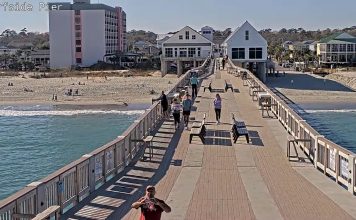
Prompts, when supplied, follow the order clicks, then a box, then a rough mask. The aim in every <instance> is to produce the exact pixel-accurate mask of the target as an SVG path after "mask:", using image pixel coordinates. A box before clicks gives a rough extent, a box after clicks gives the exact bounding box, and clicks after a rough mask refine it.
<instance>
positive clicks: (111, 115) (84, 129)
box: [0, 106, 145, 200]
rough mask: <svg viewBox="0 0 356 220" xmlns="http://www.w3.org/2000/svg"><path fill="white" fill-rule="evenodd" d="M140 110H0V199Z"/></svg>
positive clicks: (110, 135)
mask: <svg viewBox="0 0 356 220" xmlns="http://www.w3.org/2000/svg"><path fill="white" fill-rule="evenodd" d="M141 109H145V108H141ZM143 112H144V110H132V109H131V110H68V109H67V110H56V109H53V108H52V107H51V106H20V107H13V106H11V107H10V106H2V107H0V177H1V178H0V200H2V199H4V198H6V197H7V196H9V195H11V194H13V193H14V192H16V191H18V190H20V189H21V188H23V187H24V186H26V185H27V184H29V183H31V182H33V181H36V180H39V179H41V178H43V177H46V176H47V175H49V174H50V173H52V172H54V171H56V170H58V169H59V168H61V167H63V166H64V165H66V164H68V163H70V162H72V161H74V160H76V159H79V158H80V157H81V156H82V155H84V154H86V153H89V152H91V151H93V150H94V149H96V148H98V147H100V146H102V145H103V144H106V143H107V142H109V141H111V140H113V139H115V138H116V137H117V136H119V135H120V134H122V133H123V132H124V131H125V130H126V129H127V128H128V127H129V126H130V124H132V123H133V121H134V120H135V119H137V118H138V117H139V116H140V115H141V114H142V113H143Z"/></svg>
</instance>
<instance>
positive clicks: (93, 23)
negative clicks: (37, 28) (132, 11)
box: [49, 0, 127, 68]
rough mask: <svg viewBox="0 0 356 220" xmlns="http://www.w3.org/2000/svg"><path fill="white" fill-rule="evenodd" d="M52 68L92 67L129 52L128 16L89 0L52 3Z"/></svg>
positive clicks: (50, 24) (116, 8) (50, 17)
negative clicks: (111, 56) (127, 39)
mask: <svg viewBox="0 0 356 220" xmlns="http://www.w3.org/2000/svg"><path fill="white" fill-rule="evenodd" d="M49 36H50V66H51V68H70V67H72V66H83V67H86V66H91V65H93V64H95V63H97V62H98V61H99V60H105V59H106V58H107V57H109V56H110V55H114V54H116V53H120V52H125V51H126V47H127V46H126V14H125V12H124V11H123V10H122V8H120V7H115V8H114V7H110V6H107V5H104V4H91V3H90V0H74V2H73V4H71V3H67V2H61V3H49Z"/></svg>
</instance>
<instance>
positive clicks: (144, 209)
mask: <svg viewBox="0 0 356 220" xmlns="http://www.w3.org/2000/svg"><path fill="white" fill-rule="evenodd" d="M156 200H158V201H160V202H162V203H163V201H162V200H159V199H156ZM148 206H149V205H148V204H147V205H146V204H145V205H142V206H141V216H140V220H160V219H161V215H162V212H163V209H162V208H161V207H160V206H159V205H154V209H153V210H151V209H149V207H148Z"/></svg>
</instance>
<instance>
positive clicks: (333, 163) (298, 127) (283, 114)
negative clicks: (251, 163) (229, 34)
mask: <svg viewBox="0 0 356 220" xmlns="http://www.w3.org/2000/svg"><path fill="white" fill-rule="evenodd" d="M229 64H230V66H231V67H232V68H234V69H236V71H241V70H243V71H246V72H247V75H248V76H247V78H248V80H250V82H251V84H253V85H258V86H259V89H260V90H261V91H264V92H267V93H268V94H269V95H270V96H271V99H272V100H271V104H272V105H271V110H272V112H273V113H274V114H275V115H276V116H277V118H278V120H279V121H280V122H281V124H282V125H283V126H284V127H285V129H286V130H287V131H288V132H289V133H290V134H291V135H292V136H293V137H294V138H295V139H303V140H304V139H309V140H310V142H306V141H304V142H298V146H299V147H300V148H302V149H303V150H304V152H305V153H306V154H307V155H308V156H309V158H310V159H311V160H312V161H313V163H314V166H315V168H317V169H318V170H320V171H322V172H323V173H324V174H325V175H327V176H329V177H332V178H333V179H334V180H335V182H337V183H338V184H341V185H343V186H344V187H345V188H347V189H348V191H349V192H350V193H352V194H355V193H356V155H355V153H353V152H351V151H349V150H347V149H345V148H343V147H342V146H339V145H337V144H335V143H333V142H332V141H330V140H328V139H327V138H325V137H324V136H322V135H321V134H319V133H318V132H317V131H316V130H315V129H314V128H312V127H311V126H310V125H309V124H308V123H307V122H306V121H305V120H303V118H301V117H300V116H299V115H298V114H297V113H296V112H295V111H294V110H293V109H292V108H291V107H290V106H289V105H288V104H286V103H285V102H284V101H283V100H282V99H280V98H279V97H278V96H277V95H276V94H275V93H274V92H272V91H271V90H270V89H269V88H268V87H267V86H266V85H265V84H263V83H262V82H261V81H260V80H259V79H258V78H257V77H256V76H255V75H254V74H252V73H251V72H250V71H248V70H245V69H242V68H241V67H237V66H235V65H234V64H233V62H232V61H231V60H229Z"/></svg>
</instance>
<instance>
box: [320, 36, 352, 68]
mask: <svg viewBox="0 0 356 220" xmlns="http://www.w3.org/2000/svg"><path fill="white" fill-rule="evenodd" d="M317 55H318V57H319V63H320V64H324V65H332V64H336V65H345V64H356V37H354V36H352V35H350V34H347V33H336V34H333V35H331V36H329V37H327V38H324V39H321V40H320V41H319V43H317Z"/></svg>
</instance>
